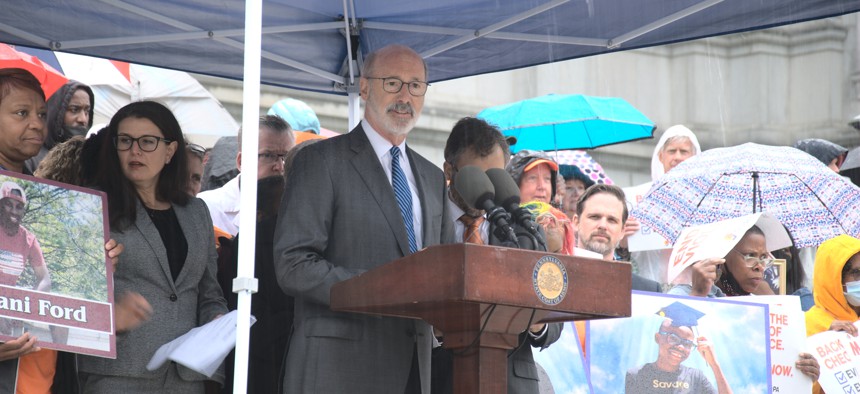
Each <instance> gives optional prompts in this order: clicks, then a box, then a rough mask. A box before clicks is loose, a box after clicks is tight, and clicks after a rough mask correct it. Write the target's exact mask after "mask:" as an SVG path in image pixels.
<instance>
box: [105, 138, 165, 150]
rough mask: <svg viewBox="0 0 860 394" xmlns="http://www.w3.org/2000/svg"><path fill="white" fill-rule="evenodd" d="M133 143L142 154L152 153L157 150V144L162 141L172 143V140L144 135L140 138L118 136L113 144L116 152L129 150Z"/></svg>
mask: <svg viewBox="0 0 860 394" xmlns="http://www.w3.org/2000/svg"><path fill="white" fill-rule="evenodd" d="M135 141H136V142H137V146H138V148H140V150H142V151H144V152H153V151H155V150H156V149H158V143H159V142H160V141H164V143H165V144H169V143H171V142H173V140H170V139H167V138H161V137H156V136H154V135H144V136H142V137H138V138H132V137H131V136H128V135H125V134H120V135H118V136H116V137H114V139H113V144H114V146H116V150H120V151H125V150H129V149H131V146H132V145H134V143H135Z"/></svg>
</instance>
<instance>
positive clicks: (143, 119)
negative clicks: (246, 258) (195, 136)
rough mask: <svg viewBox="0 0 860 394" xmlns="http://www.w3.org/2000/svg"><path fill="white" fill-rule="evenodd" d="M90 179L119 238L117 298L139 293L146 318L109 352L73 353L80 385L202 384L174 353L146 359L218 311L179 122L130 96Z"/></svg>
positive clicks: (92, 389)
mask: <svg viewBox="0 0 860 394" xmlns="http://www.w3.org/2000/svg"><path fill="white" fill-rule="evenodd" d="M102 132H103V133H104V132H107V133H108V134H107V135H106V136H105V137H104V141H103V143H102V146H101V151H100V154H99V162H100V163H101V172H100V173H99V174H97V176H96V178H97V183H98V185H99V187H101V188H102V190H104V191H105V192H106V193H107V196H108V207H109V209H110V225H111V236H112V237H113V238H115V239H116V240H118V241H120V242H122V243H123V244H124V245H125V246H126V252H125V254H123V259H122V262H120V264H118V265H117V268H116V272H115V274H114V283H115V290H114V291H115V292H116V294H117V295H118V296H119V297H118V299H120V298H122V297H123V295H124V294H127V293H139V294H140V296H142V297H143V298H145V299H146V301H148V303H149V304H151V312H149V311H144V312H143V313H144V314H146V315H149V314H150V313H151V315H149V316H147V317H149V318H148V320H145V321H142V322H140V325H139V327H136V328H132V329H129V330H127V331H125V332H118V333H117V338H116V347H117V352H116V354H117V358H116V360H110V359H105V358H99V357H89V356H86V357H80V358H79V371H80V378H81V384H82V387H83V389H84V392H87V393H117V392H183V393H185V392H188V393H193V392H203V381H204V380H206V379H207V378H206V377H205V376H203V375H201V374H198V373H196V372H193V371H191V370H189V369H187V368H184V367H182V366H179V365H177V364H175V363H168V364H165V365H163V366H161V367H160V368H158V369H155V370H154V371H149V370H147V369H146V365H147V362H148V361H149V360H150V358H151V357H152V355H153V354H154V353H155V351H156V350H157V349H158V348H159V347H160V346H161V345H164V344H165V343H167V342H170V341H172V340H174V339H176V338H177V337H179V336H181V335H182V334H185V333H186V332H188V331H189V330H191V329H192V328H195V327H197V326H199V325H202V324H205V323H208V322H209V321H212V320H214V319H215V318H217V317H218V316H220V315H221V314H224V313H227V305H226V301H225V300H224V297H223V296H222V293H221V287H220V286H219V285H218V282H217V280H216V278H215V273H216V258H217V255H216V252H215V238H214V237H213V236H212V221H211V219H210V216H209V211H208V210H207V209H206V205H205V204H204V203H203V201H202V200H200V199H197V198H193V197H191V196H189V195H188V193H187V192H186V190H187V188H186V183H187V181H188V177H187V169H186V164H187V159H186V157H185V155H186V149H185V140H184V139H183V137H182V130H181V129H180V127H179V122H177V120H176V118H175V117H174V116H173V114H172V113H171V112H170V110H169V109H167V107H165V106H163V105H161V104H158V103H155V102H152V101H142V102H135V103H132V104H129V105H126V106H125V107H123V108H121V109H120V110H119V111H117V113H116V115H114V117H113V118H112V119H111V121H110V124H109V126H108V128H107V130H104V131H102Z"/></svg>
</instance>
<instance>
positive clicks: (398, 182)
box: [388, 146, 418, 253]
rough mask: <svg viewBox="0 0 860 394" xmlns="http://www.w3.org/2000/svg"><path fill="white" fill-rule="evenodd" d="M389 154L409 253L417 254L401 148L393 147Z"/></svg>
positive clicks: (392, 177)
mask: <svg viewBox="0 0 860 394" xmlns="http://www.w3.org/2000/svg"><path fill="white" fill-rule="evenodd" d="M388 152H389V153H391V186H392V187H393V188H394V196H395V197H397V205H400V216H403V224H405V225H406V233H407V235H409V252H410V253H415V251H416V250H418V246H417V245H418V244H417V243H415V228H414V224H413V223H412V192H411V191H410V190H409V182H407V181H406V174H404V173H403V169H402V168H400V148H398V147H396V146H392V147H391V149H389V150H388Z"/></svg>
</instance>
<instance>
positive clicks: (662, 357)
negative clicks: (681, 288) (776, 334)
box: [586, 291, 771, 394]
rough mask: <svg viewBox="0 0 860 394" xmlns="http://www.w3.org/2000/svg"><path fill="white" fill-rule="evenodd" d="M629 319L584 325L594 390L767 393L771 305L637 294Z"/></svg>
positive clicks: (613, 393) (613, 392) (610, 393)
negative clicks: (769, 309) (769, 307)
mask: <svg viewBox="0 0 860 394" xmlns="http://www.w3.org/2000/svg"><path fill="white" fill-rule="evenodd" d="M631 311H632V315H631V317H629V318H622V319H606V320H594V321H590V322H589V323H588V335H587V343H586V349H587V352H586V354H587V355H588V357H587V360H588V366H587V370H588V371H589V376H590V381H591V385H592V387H593V389H594V393H599V394H603V393H606V394H617V393H636V394H648V393H724V392H729V391H728V389H730V390H731V392H733V393H734V394H741V393H766V392H770V388H771V370H770V352H769V351H768V350H769V337H768V327H769V324H768V319H769V314H768V306H767V305H764V304H753V303H746V302H739V301H732V300H730V299H724V298H723V299H715V298H700V297H685V296H671V295H664V294H656V293H647V292H638V291H634V292H633V296H632V300H631Z"/></svg>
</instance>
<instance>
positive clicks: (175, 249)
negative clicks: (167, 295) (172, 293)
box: [146, 207, 188, 281]
mask: <svg viewBox="0 0 860 394" xmlns="http://www.w3.org/2000/svg"><path fill="white" fill-rule="evenodd" d="M146 212H147V213H148V214H149V218H150V219H152V223H153V224H155V228H157V229H158V234H159V235H161V242H163V243H164V249H165V250H166V251H167V264H168V265H170V275H171V276H172V277H173V281H176V278H178V277H179V273H180V272H181V271H182V266H183V265H185V257H187V256H188V241H187V240H186V239H185V234H184V233H183V232H182V226H180V225H179V219H177V218H176V212H173V207H170V208H167V209H165V210H157V209H149V208H146Z"/></svg>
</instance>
